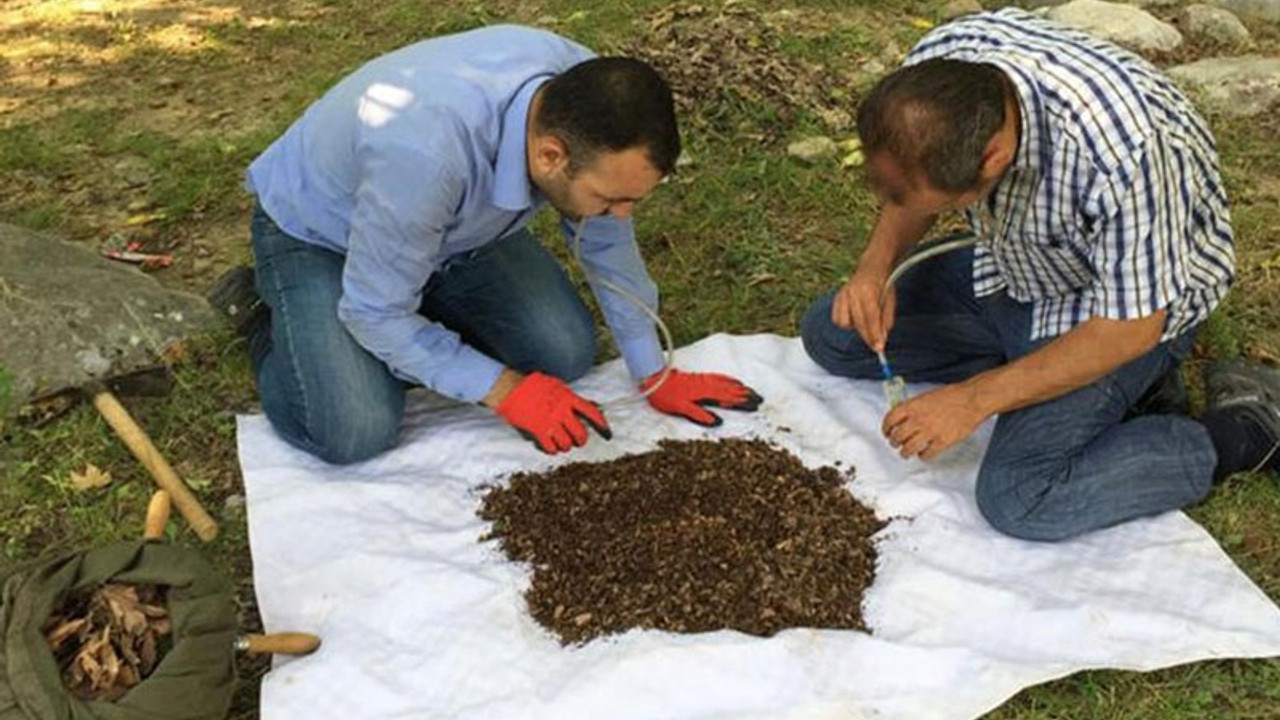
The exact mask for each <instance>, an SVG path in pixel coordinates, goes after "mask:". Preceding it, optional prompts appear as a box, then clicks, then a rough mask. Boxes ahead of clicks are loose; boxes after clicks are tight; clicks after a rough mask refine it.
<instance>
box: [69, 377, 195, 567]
mask: <svg viewBox="0 0 1280 720" xmlns="http://www.w3.org/2000/svg"><path fill="white" fill-rule="evenodd" d="M93 406H94V407H96V408H98V412H100V413H102V417H103V418H104V419H106V421H107V424H108V425H110V426H111V429H112V430H115V431H116V435H118V436H119V437H120V439H121V440H123V441H124V444H125V446H126V447H128V448H129V452H131V453H133V456H134V457H135V458H137V459H138V462H140V463H142V466H143V467H145V468H146V469H147V472H149V473H151V477H152V478H153V479H154V480H155V481H156V484H157V485H159V486H160V489H161V490H164V491H165V492H167V493H169V495H170V496H172V499H173V505H174V507H176V508H178V512H179V513H180V514H181V515H182V517H183V518H185V519H186V521H187V522H188V523H191V527H192V529H194V530H195V531H196V535H197V536H198V537H199V538H200V539H201V540H204V541H205V542H208V541H210V540H212V539H213V538H215V537H217V535H218V523H216V522H214V520H213V518H212V517H210V516H209V513H207V512H205V510H204V508H203V507H202V506H201V505H200V501H199V500H197V499H196V496H195V495H193V494H192V493H191V489H190V488H188V487H187V485H186V483H184V482H182V479H181V478H179V477H178V474H177V473H175V472H174V471H173V468H172V467H170V466H169V462H168V461H167V460H165V459H164V456H163V455H161V454H160V451H159V450H157V449H156V446H155V445H153V444H152V443H151V438H149V437H147V434H146V433H145V432H143V430H142V428H140V427H138V423H136V422H134V420H133V418H132V417H131V416H130V415H129V411H128V410H125V409H124V406H123V405H121V404H120V401H119V400H117V399H116V397H115V395H112V394H111V391H110V390H107V389H106V388H102V387H99V388H95V389H94V390H93Z"/></svg>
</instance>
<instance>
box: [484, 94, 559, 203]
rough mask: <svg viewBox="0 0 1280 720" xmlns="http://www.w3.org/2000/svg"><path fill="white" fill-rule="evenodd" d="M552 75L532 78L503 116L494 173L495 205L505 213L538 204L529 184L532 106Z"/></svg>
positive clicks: (513, 99)
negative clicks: (530, 116) (538, 92)
mask: <svg viewBox="0 0 1280 720" xmlns="http://www.w3.org/2000/svg"><path fill="white" fill-rule="evenodd" d="M550 79H551V76H550V75H539V76H537V77H534V78H531V79H529V80H528V81H527V82H526V83H525V84H524V85H523V86H522V87H521V88H520V90H519V91H518V92H517V93H516V94H515V97H514V98H512V100H511V104H509V105H507V110H506V112H505V113H503V115H502V136H501V138H500V139H499V140H498V161H497V163H496V164H495V165H494V171H493V204H494V205H496V206H498V207H500V208H502V209H503V210H512V211H519V210H526V209H528V208H530V207H532V206H533V205H534V204H535V196H534V190H533V188H532V187H531V186H530V184H529V163H528V158H527V153H528V144H527V143H526V138H525V136H526V134H527V130H528V127H529V106H530V105H531V104H532V103H533V95H534V93H536V92H537V91H538V88H540V87H542V84H543V83H545V82H546V81H547V80H550Z"/></svg>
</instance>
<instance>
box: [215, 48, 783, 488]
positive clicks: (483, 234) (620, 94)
mask: <svg viewBox="0 0 1280 720" xmlns="http://www.w3.org/2000/svg"><path fill="white" fill-rule="evenodd" d="M679 154H680V138H679V133H678V130H677V126H676V118H675V112H674V105H673V102H672V97H671V90H670V88H669V87H668V86H667V83H666V82H665V81H664V80H663V79H662V78H661V76H659V75H658V73H657V72H655V71H654V69H653V68H651V67H650V66H648V65H646V64H645V63H643V62H640V61H638V60H632V59H627V58H598V57H595V56H594V55H593V54H592V53H591V52H590V51H588V50H587V49H586V48H583V47H581V46H579V45H577V44H575V43H573V42H571V41H569V40H566V39H564V38H561V37H558V36H556V35H554V34H552V33H549V32H543V31H539V30H535V29H531V28H521V27H513V26H498V27H489V28H483V29H479V30H473V31H471V32H466V33H461V34H457V35H451V36H446V37H440V38H434V39H431V40H426V41H423V42H420V43H417V44H415V45H411V46H409V47H405V48H402V49H400V50H397V51H395V52H392V53H390V54H387V55H384V56H382V57H380V58H377V59H375V60H373V61H371V62H369V63H368V64H366V65H364V66H363V67H361V68H360V69H358V70H356V71H355V72H354V73H353V74H351V75H350V76H348V77H346V78H345V79H343V80H342V81H340V82H339V83H338V84H337V85H336V86H334V87H333V88H332V89H330V90H329V91H328V92H327V93H326V94H325V95H324V96H323V97H322V98H320V99H319V100H318V101H317V102H315V103H314V104H313V105H312V106H311V107H310V108H308V109H307V111H306V112H305V114H303V116H302V118H301V119H299V120H298V121H297V122H295V123H294V124H293V126H292V127H290V128H289V130H288V131H287V132H286V133H285V134H284V135H283V136H282V137H280V138H279V139H278V140H277V141H276V142H275V143H274V144H272V145H271V146H270V147H269V148H268V149H267V150H266V152H264V153H263V154H262V155H261V156H260V157H258V158H257V159H256V160H255V161H254V162H253V164H252V165H251V166H250V167H249V170H248V173H247V185H248V188H249V189H250V190H251V191H252V192H253V193H254V194H255V195H256V196H257V206H256V208H255V209H254V213H253V220H252V227H251V234H252V238H253V252H254V258H255V261H256V268H255V270H250V269H248V268H239V269H236V270H233V271H231V272H230V273H228V274H227V275H225V276H224V277H223V278H222V279H221V280H220V281H219V283H218V284H217V285H216V286H215V288H214V290H213V291H212V294H211V298H212V300H213V302H214V304H215V305H216V306H218V307H220V308H221V309H222V310H224V312H226V313H227V314H228V315H230V316H231V317H232V319H233V321H234V322H235V323H236V326H237V329H238V330H239V331H240V332H241V333H242V334H243V335H245V336H246V337H247V338H248V340H249V347H250V352H251V355H252V358H253V364H254V370H255V373H256V376H257V381H258V388H259V391H260V394H261V397H262V404H263V409H264V410H265V412H266V414H267V417H268V418H270V420H271V422H272V424H273V426H274V427H275V428H276V430H277V431H278V432H279V433H280V434H281V435H282V436H283V437H284V438H285V439H286V440H288V441H289V442H290V443H292V444H294V445H296V446H298V447H300V448H303V449H304V450H307V451H309V452H311V453H313V454H315V455H317V456H319V457H321V458H323V459H324V460H327V461H329V462H334V463H348V462H354V461H359V460H363V459H365V458H368V457H371V456H373V455H376V454H377V453H380V452H382V451H383V450H386V449H387V448H389V447H391V446H392V445H393V444H395V442H396V440H397V436H398V431H399V426H400V422H401V419H402V415H403V411H404V396H405V390H406V388H407V387H408V386H409V385H411V384H417V385H424V386H426V387H428V388H430V389H432V390H434V391H436V392H438V393H440V394H442V395H445V396H448V397H451V398H454V399H457V400H462V401H467V402H477V403H483V404H484V405H486V406H488V407H490V408H492V409H493V410H495V411H496V412H497V413H498V414H499V415H500V416H501V417H502V418H503V419H505V420H506V421H507V422H508V423H510V424H511V425H512V426H514V427H515V428H516V429H517V430H518V431H520V433H521V434H522V435H524V436H525V437H526V438H528V439H530V440H532V441H533V442H534V443H536V444H537V446H538V447H539V448H540V449H542V450H543V451H545V452H548V453H555V452H561V451H567V450H569V449H571V448H573V447H575V446H581V445H583V444H584V443H585V442H586V441H587V437H588V433H587V426H592V427H594V428H595V429H596V430H597V431H598V432H599V433H600V434H601V435H603V436H605V437H608V436H609V432H610V430H609V425H608V422H607V421H606V419H605V417H604V415H603V414H602V413H601V411H600V409H599V408H598V407H597V406H596V405H595V404H594V403H591V402H589V401H588V400H586V399H584V398H582V397H580V396H578V395H577V394H575V393H574V392H573V391H572V390H571V389H570V388H569V387H568V386H567V385H566V384H565V383H566V381H572V380H574V379H575V378H578V377H580V376H582V375H583V374H584V373H586V372H587V370H589V369H590V367H591V365H592V363H593V360H594V357H595V347H596V343H595V325H594V322H593V320H592V317H591V314H590V312H589V311H588V310H587V307H586V305H585V304H584V303H583V300H582V298H580V297H579V295H578V293H577V292H576V291H575V289H574V287H573V285H572V283H571V282H570V281H569V279H568V277H567V276H566V274H565V272H564V270H563V269H562V268H561V266H560V265H559V263H557V262H556V261H555V259H554V258H553V257H552V256H551V255H550V254H549V253H548V252H547V251H546V250H545V249H544V248H543V247H542V246H541V245H540V244H539V243H538V241H537V240H536V239H535V238H534V237H533V235H532V234H530V232H529V231H528V230H527V229H526V226H527V225H528V223H529V221H530V220H531V219H532V218H533V216H534V214H535V213H536V212H537V211H538V209H539V208H541V207H542V206H543V205H545V204H548V203H549V204H550V205H551V206H552V207H554V208H555V209H556V210H557V211H559V213H560V216H561V223H560V225H561V229H562V231H563V233H564V235H565V238H566V239H567V240H570V241H571V243H572V244H573V245H574V246H575V247H574V252H575V254H577V255H579V256H580V258H581V262H582V264H583V265H584V266H585V267H586V268H587V270H588V271H589V272H588V278H589V279H590V281H591V284H592V289H593V291H594V293H595V295H596V299H597V301H598V303H599V305H600V308H601V311H602V314H603V316H604V318H605V321H606V322H607V323H608V325H609V328H610V330H611V331H612V334H613V338H614V341H615V343H616V345H617V347H618V349H619V351H620V353H621V355H622V357H623V358H624V360H625V362H626V365H627V368H628V370H629V371H630V373H631V375H632V377H633V378H634V379H635V380H636V382H637V383H638V384H639V386H640V387H642V388H644V389H646V390H647V389H651V388H652V387H653V386H654V385H655V384H656V385H657V388H656V390H654V391H653V392H651V393H650V394H649V395H648V396H647V397H648V400H649V403H650V404H651V405H652V406H653V407H654V408H656V409H658V410H659V411H662V412H666V413H669V414H673V415H680V416H683V417H686V418H688V419H689V420H692V421H693V422H696V423H700V424H703V425H716V424H719V421H720V419H719V418H718V417H717V416H716V415H714V414H712V413H711V412H709V411H708V410H707V409H706V407H705V406H708V405H715V406H719V407H725V408H733V409H741V410H754V409H755V408H756V406H757V405H758V404H759V402H760V398H759V396H757V395H756V394H755V393H754V392H753V391H752V390H751V389H750V388H748V387H746V386H745V385H743V384H742V383H740V382H738V381H737V380H735V379H733V378H730V377H727V376H724V375H719V374H704V373H686V372H681V371H678V370H672V372H670V373H669V374H666V375H665V377H664V376H663V373H662V372H661V371H662V368H663V352H662V347H661V344H660V342H659V339H658V336H657V332H656V328H655V324H654V322H653V320H652V319H651V318H650V316H649V315H648V314H647V313H645V312H644V311H643V310H642V309H641V308H640V307H638V306H636V304H635V303H634V302H632V301H630V300H628V299H626V298H625V297H623V296H621V295H620V294H618V293H617V292H615V291H614V290H613V289H612V288H610V287H607V286H606V285H605V283H609V284H611V285H613V286H616V287H618V288H621V289H623V290H624V291H625V292H626V293H627V294H629V295H632V296H633V297H634V298H635V299H638V300H640V301H641V302H643V303H644V304H646V305H648V306H649V307H650V308H656V306H657V298H658V293H657V288H656V287H655V286H654V283H653V281H652V280H651V279H650V278H649V275H648V273H647V272H646V270H645V267H644V263H643V261H642V260H641V258H640V255H639V252H638V251H637V248H636V243H635V232H634V227H633V224H632V221H631V214H632V212H633V210H634V209H635V206H636V203H637V202H639V201H640V199H641V198H643V197H645V196H646V195H648V194H649V192H650V191H652V190H653V188H654V187H655V186H656V185H657V184H658V183H659V182H660V181H661V180H662V179H663V177H665V176H666V175H667V174H669V173H670V172H672V170H673V169H674V167H675V162H676V158H677V157H678V156H679Z"/></svg>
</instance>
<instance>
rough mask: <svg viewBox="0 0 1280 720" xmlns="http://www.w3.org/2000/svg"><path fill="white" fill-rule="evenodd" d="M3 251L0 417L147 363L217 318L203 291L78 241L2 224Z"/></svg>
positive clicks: (0, 243) (0, 253)
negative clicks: (165, 281)
mask: <svg viewBox="0 0 1280 720" xmlns="http://www.w3.org/2000/svg"><path fill="white" fill-rule="evenodd" d="M0 258H4V261H3V262H0V334H2V335H3V338H4V340H3V341H2V342H0V418H3V417H4V416H5V415H9V414H11V413H12V412H13V411H15V410H16V409H17V408H18V407H19V406H20V405H22V404H25V403H26V401H28V400H30V399H31V398H32V397H35V396H37V395H42V394H44V393H46V392H52V391H57V390H63V389H67V388H73V387H81V386H83V385H84V384H85V383H87V382H89V381H90V380H94V379H105V378H108V377H114V376H117V375H122V374H125V373H128V372H131V371H134V370H140V369H143V368H147V367H152V366H154V365H155V362H156V358H157V357H158V356H159V354H160V353H161V352H162V351H163V350H164V349H165V348H167V347H169V346H171V345H173V344H174V343H175V342H177V341H179V340H181V339H183V338H186V337H189V336H191V335H193V334H196V333H199V332H203V331H207V330H209V329H211V328H213V327H215V326H216V324H217V322H218V319H217V316H216V315H215V314H214V312H213V310H212V309H211V308H210V307H209V305H208V303H207V302H205V300H204V298H201V297H199V296H196V295H191V294H189V293H183V292H177V291H174V290H168V289H166V288H164V287H162V286H161V285H160V283H159V282H157V281H156V279H155V278H153V277H150V276H149V275H146V274H144V273H142V272H141V271H139V270H138V269H137V268H134V267H132V266H129V265H125V264H123V263H119V262H115V261H110V260H106V259H104V258H102V257H101V256H99V255H98V254H97V253H96V252H94V251H93V250H91V249H89V248H87V247H84V246H82V245H75V244H72V243H68V242H64V241H62V240H59V239H57V238H54V237H49V236H47V235H41V234H38V233H34V232H31V231H30V230H25V229H23V228H20V227H15V226H13V225H6V224H4V223H0Z"/></svg>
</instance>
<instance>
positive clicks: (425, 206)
mask: <svg viewBox="0 0 1280 720" xmlns="http://www.w3.org/2000/svg"><path fill="white" fill-rule="evenodd" d="M357 152H358V153H359V154H360V163H361V168H362V174H361V178H360V184H359V186H358V187H357V188H356V192H355V196H356V205H355V210H354V212H353V214H352V218H351V231H350V235H349V237H348V249H347V258H346V264H345V266H344V269H343V275H342V298H341V300H339V302H338V317H339V319H340V320H341V321H342V323H343V324H344V325H345V326H346V327H347V329H348V330H349V331H350V332H351V335H352V336H353V337H354V338H355V339H356V342H358V343H360V345H361V346H363V347H364V348H365V349H367V350H368V351H369V352H370V353H372V354H373V355H374V356H375V357H377V358H378V359H380V360H382V361H383V362H384V363H386V364H387V367H388V368H390V370H391V372H392V373H393V374H395V375H396V376H397V377H399V378H401V379H403V380H408V381H410V382H415V383H420V384H422V385H425V386H426V387H428V388H431V389H432V390H435V391H436V392H439V393H440V394H442V395H445V396H448V397H451V398H454V399H457V400H462V401H465V402H478V401H480V400H481V399H482V398H483V397H484V395H485V394H486V393H487V392H488V391H489V389H490V388H491V387H492V386H493V383H494V382H495V381H496V380H497V378H498V375H499V374H501V372H502V368H503V366H502V364H501V363H499V362H498V361H496V360H494V359H493V358H490V357H489V356H487V355H485V354H484V353H481V352H480V351H479V350H476V349H475V348H473V347H471V346H469V345H467V344H466V343H464V342H463V341H462V339H461V338H460V337H459V336H458V334H457V333H456V332H454V331H452V330H449V329H448V328H446V327H444V326H442V325H440V324H438V323H433V322H430V321H429V320H427V319H426V318H425V317H423V316H422V315H419V314H418V309H419V307H420V306H421V305H422V292H423V288H424V287H425V285H426V282H427V280H428V278H430V276H431V274H432V273H433V272H434V271H435V270H436V269H437V267H438V265H439V262H440V249H441V244H442V241H443V235H444V231H445V228H446V227H447V226H448V224H449V222H450V220H451V216H452V213H453V208H456V207H458V204H459V200H460V198H461V196H462V193H463V190H464V187H465V185H464V182H463V181H462V180H461V179H460V178H461V177H462V175H461V173H462V169H463V168H462V166H461V165H460V164H459V163H460V162H461V161H462V160H461V159H460V158H458V157H456V156H455V155H456V151H454V150H451V149H450V148H449V147H448V146H447V145H445V144H443V143H442V144H441V147H439V148H437V149H435V151H432V150H430V149H427V150H424V149H423V148H422V147H421V145H417V146H412V145H408V144H403V145H399V146H397V145H396V144H395V143H394V141H390V142H389V141H387V140H384V139H381V138H377V137H374V138H371V139H369V140H367V141H366V142H364V143H362V146H361V147H359V148H358V149H357Z"/></svg>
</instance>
